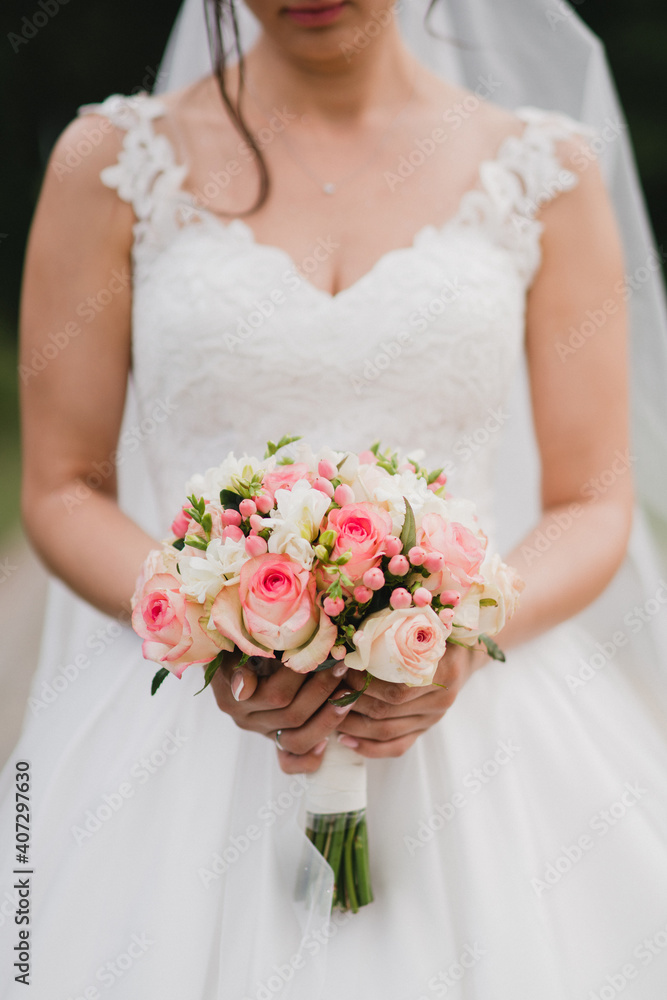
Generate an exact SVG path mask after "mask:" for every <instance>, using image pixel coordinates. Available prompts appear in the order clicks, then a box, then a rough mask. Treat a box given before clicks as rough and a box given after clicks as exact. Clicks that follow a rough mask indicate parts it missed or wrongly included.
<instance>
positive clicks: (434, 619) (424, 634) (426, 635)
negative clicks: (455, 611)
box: [345, 607, 451, 687]
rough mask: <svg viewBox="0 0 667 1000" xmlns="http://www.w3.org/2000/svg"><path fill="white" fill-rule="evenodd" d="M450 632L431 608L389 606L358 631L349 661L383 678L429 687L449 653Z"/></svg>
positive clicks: (353, 666)
mask: <svg viewBox="0 0 667 1000" xmlns="http://www.w3.org/2000/svg"><path fill="white" fill-rule="evenodd" d="M450 632H451V627H450V626H448V625H445V624H444V623H443V622H442V621H441V620H440V619H439V618H438V616H437V615H436V613H435V611H434V610H433V609H432V608H431V607H425V608H402V609H400V610H398V611H393V610H392V609H391V608H385V609H384V610H383V611H378V612H376V613H375V614H373V615H369V617H368V618H367V619H366V620H365V622H364V623H363V625H362V627H361V628H360V629H359V631H358V632H356V633H355V636H354V644H355V646H356V647H357V648H356V650H354V652H352V653H348V654H347V656H346V657H345V664H346V666H348V667H350V668H351V669H352V670H368V672H369V673H370V674H372V675H373V677H378V678H379V679H380V680H384V681H392V682H394V683H396V684H410V685H412V686H413V687H426V686H427V685H429V684H431V683H432V682H433V677H434V676H435V672H436V670H437V667H438V663H439V662H440V660H441V659H442V657H443V656H444V655H445V649H446V646H447V639H448V637H449V634H450Z"/></svg>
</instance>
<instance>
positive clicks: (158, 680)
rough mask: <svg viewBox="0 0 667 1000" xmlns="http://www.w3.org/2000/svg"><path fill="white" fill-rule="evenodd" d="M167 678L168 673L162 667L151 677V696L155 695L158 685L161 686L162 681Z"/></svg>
mask: <svg viewBox="0 0 667 1000" xmlns="http://www.w3.org/2000/svg"><path fill="white" fill-rule="evenodd" d="M168 676H169V671H168V670H166V669H165V668H164V667H160V669H159V670H158V672H157V673H156V674H155V676H154V677H153V683H152V684H151V694H155V692H156V691H157V689H158V688H159V686H160V684H162V681H163V680H164V679H165V677H168Z"/></svg>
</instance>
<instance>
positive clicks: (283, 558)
mask: <svg viewBox="0 0 667 1000" xmlns="http://www.w3.org/2000/svg"><path fill="white" fill-rule="evenodd" d="M315 598H316V589H315V580H314V578H313V577H312V576H311V574H310V573H309V572H308V570H307V569H304V567H303V566H302V565H301V564H300V563H298V562H295V561H294V560H293V559H291V558H290V557H289V556H288V555H285V554H278V555H276V554H274V553H271V552H267V553H266V554H265V555H261V556H257V557H255V558H254V559H249V560H248V561H247V562H246V563H244V565H243V567H242V569H241V576H240V582H239V586H238V587H223V589H222V590H221V592H220V593H219V594H218V596H217V597H216V599H215V601H214V603H213V607H212V609H211V618H212V620H213V622H214V623H215V625H216V627H217V628H218V629H219V630H220V632H221V633H222V634H223V635H226V636H228V637H229V638H230V639H231V640H232V641H233V642H235V643H236V645H237V646H238V647H239V649H241V650H242V651H243V652H244V653H248V654H250V655H258V656H267V655H268V656H273V652H272V651H273V650H276V649H280V650H285V651H289V653H290V655H289V657H284V658H283V663H284V664H285V665H286V666H288V667H290V669H292V670H296V671H297V672H298V673H306V672H308V671H310V670H314V669H315V667H317V666H318V665H319V664H320V663H322V662H323V661H324V660H326V658H327V656H328V655H329V651H330V650H331V647H332V646H333V644H334V642H335V641H336V634H337V631H336V626H335V625H334V624H333V622H332V621H331V619H330V618H329V617H328V616H327V615H326V614H325V612H324V610H323V609H322V608H320V607H319V606H318V605H317V604H316V601H315Z"/></svg>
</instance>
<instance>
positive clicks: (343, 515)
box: [327, 503, 392, 581]
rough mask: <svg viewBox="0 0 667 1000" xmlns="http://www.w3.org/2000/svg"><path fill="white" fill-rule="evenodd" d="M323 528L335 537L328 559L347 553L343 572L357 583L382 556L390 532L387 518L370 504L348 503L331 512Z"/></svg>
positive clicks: (379, 509)
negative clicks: (347, 558)
mask: <svg viewBox="0 0 667 1000" xmlns="http://www.w3.org/2000/svg"><path fill="white" fill-rule="evenodd" d="M327 527H329V528H333V530H334V531H335V532H336V534H337V536H338V537H337V538H336V544H335V545H334V548H333V552H332V554H331V557H332V559H337V558H338V557H339V556H342V555H343V553H344V552H351V553H352V558H351V559H350V561H349V562H348V563H346V565H345V572H346V573H347V575H348V576H349V577H350V579H351V580H354V581H356V580H361V578H362V577H363V575H364V573H365V572H366V571H367V570H369V569H373V568H374V567H375V566H377V565H378V563H379V562H380V560H381V558H382V556H383V554H384V542H385V539H386V537H387V535H389V534H390V533H391V529H392V522H391V514H389V512H388V511H386V510H383V509H382V508H381V507H377V506H375V505H374V504H371V503H351V504H347V506H345V507H341V508H340V509H338V510H332V511H331V513H330V514H329V520H328V525H327Z"/></svg>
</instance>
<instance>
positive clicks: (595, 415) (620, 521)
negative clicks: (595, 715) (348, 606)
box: [338, 146, 633, 757]
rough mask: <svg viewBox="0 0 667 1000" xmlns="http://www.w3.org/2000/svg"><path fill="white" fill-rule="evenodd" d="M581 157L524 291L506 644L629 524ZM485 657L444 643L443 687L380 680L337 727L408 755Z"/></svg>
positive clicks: (622, 380)
mask: <svg viewBox="0 0 667 1000" xmlns="http://www.w3.org/2000/svg"><path fill="white" fill-rule="evenodd" d="M575 151H576V147H575V146H573V147H572V148H571V150H570V154H571V153H573V152H575ZM584 159H585V160H586V162H587V163H588V164H589V166H588V168H587V169H586V170H585V171H584V172H583V173H581V174H580V176H579V184H578V186H577V187H576V188H574V189H573V190H572V191H570V192H568V193H567V194H565V195H561V196H559V197H557V198H556V199H555V200H554V201H553V202H551V203H550V204H549V205H547V206H546V207H545V208H544V209H543V210H542V213H541V219H542V221H543V223H544V233H543V237H542V247H543V263H542V266H541V268H540V271H539V274H538V276H537V278H536V280H535V282H534V284H533V286H532V288H531V291H530V293H529V296H528V303H527V320H526V349H527V356H528V363H529V372H530V383H531V392H532V404H533V413H534V421H535V429H536V434H537V440H538V445H539V449H540V456H541V464H542V505H543V511H544V514H543V516H542V518H541V520H540V522H539V524H537V525H536V526H535V528H534V529H533V530H531V531H530V532H529V534H528V535H527V536H526V537H525V538H524V540H523V541H522V542H521V544H519V545H518V546H517V547H516V548H515V549H514V551H513V552H512V553H510V555H509V556H508V557H507V561H508V562H509V563H510V564H511V565H513V566H515V567H516V569H517V570H518V572H519V574H520V575H521V576H522V577H523V579H524V580H525V582H526V587H525V590H524V592H523V594H522V595H521V601H520V604H519V609H518V611H517V612H516V614H515V616H514V618H513V619H512V620H511V622H510V623H509V624H508V625H507V626H506V627H505V629H504V630H503V632H502V634H501V635H500V636H499V639H498V641H499V643H500V645H501V646H502V647H503V648H506V649H509V648H511V647H512V646H514V645H517V644H518V643H520V642H524V641H526V640H528V639H531V638H533V637H535V636H537V635H539V634H540V633H542V632H544V631H546V630H547V629H549V628H551V627H553V626H554V625H557V624H558V623H559V622H562V621H564V620H566V619H567V618H569V617H571V616H572V615H574V614H576V613H577V612H578V611H580V610H582V609H583V608H584V607H585V606H586V605H587V604H589V603H590V602H591V601H593V600H594V599H595V598H596V597H597V596H598V595H599V594H600V593H601V592H602V590H603V589H604V588H605V586H606V585H607V584H608V583H609V581H610V580H611V578H612V577H613V575H614V573H615V572H616V570H617V569H618V567H619V565H620V563H621V561H622V559H623V556H624V554H625V551H626V547H627V542H628V536H629V532H630V526H631V519H632V503H633V494H632V473H631V467H632V463H633V459H632V456H631V453H630V451H629V448H630V445H629V432H628V423H629V420H628V386H627V382H628V375H627V356H626V351H627V344H626V333H627V319H626V309H625V300H626V293H625V291H624V289H625V282H624V274H623V259H622V251H621V245H620V239H619V235H618V231H617V226H616V221H615V218H614V215H613V212H612V209H611V205H610V202H609V198H608V196H607V193H606V190H605V186H604V183H603V181H602V178H601V175H600V172H599V169H598V167H597V166H596V165H595V164H594V163H592V162H591V161H590V159H589V158H584ZM580 162H581V160H580ZM590 314H593V316H594V317H595V319H596V320H597V321H598V323H599V324H600V325H599V328H598V326H597V324H596V323H595V322H594V321H593V322H592V323H591V316H590ZM601 316H602V317H603V320H602V322H600V317H601ZM586 321H588V324H587V325H586V326H584V324H585V323H586ZM591 325H593V327H594V328H595V332H594V333H592V335H590V336H586V335H582V336H580V337H573V338H572V343H570V338H571V336H572V331H573V330H575V331H576V330H581V329H583V330H584V331H587V332H588V333H589V334H590V333H591ZM582 341H583V344H582ZM578 344H581V346H573V345H578ZM485 661H486V656H485V655H483V654H479V653H476V654H474V655H472V657H466V656H465V655H464V654H463V651H462V650H460V649H459V650H456V651H455V650H448V653H447V655H446V656H445V658H444V660H443V661H442V663H441V665H440V668H439V671H438V675H437V677H436V679H437V681H438V682H439V683H441V684H446V685H447V688H448V690H447V691H444V690H443V689H438V688H420V689H416V690H415V689H412V690H411V689H409V688H405V687H404V688H401V687H398V688H397V686H396V685H388V684H384V683H382V682H379V681H373V682H372V683H371V685H370V687H369V689H368V693H367V694H365V695H363V696H362V698H361V699H360V700H359V701H358V702H357V704H356V705H355V706H354V711H353V712H352V713H350V714H349V715H348V717H347V719H345V720H344V721H343V722H342V723H341V724H340V725H339V727H338V728H339V729H340V731H341V732H344V733H346V734H347V735H348V736H349V737H350V739H351V740H352V741H354V742H356V744H357V747H358V749H359V752H360V753H363V754H366V755H367V756H374V757H375V756H387V755H393V754H400V753H404V752H405V750H406V749H407V748H408V747H409V746H411V745H412V743H413V742H414V740H415V739H416V738H417V736H418V735H419V732H420V731H422V730H423V729H425V728H428V726H430V725H433V724H434V723H435V722H437V721H438V720H439V719H440V718H442V715H443V714H444V713H445V711H446V710H447V709H448V708H450V707H451V705H452V704H453V702H454V700H455V698H456V696H457V694H458V692H459V691H460V689H461V687H462V686H463V684H464V683H465V681H466V679H467V678H468V677H469V676H470V674H471V673H472V672H473V671H474V670H475V669H476V668H477V667H479V666H480V665H482V664H483V663H484V662H485ZM348 677H349V680H350V683H351V684H353V685H355V686H358V682H357V679H356V678H355V677H353V676H351V673H350V675H348Z"/></svg>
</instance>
